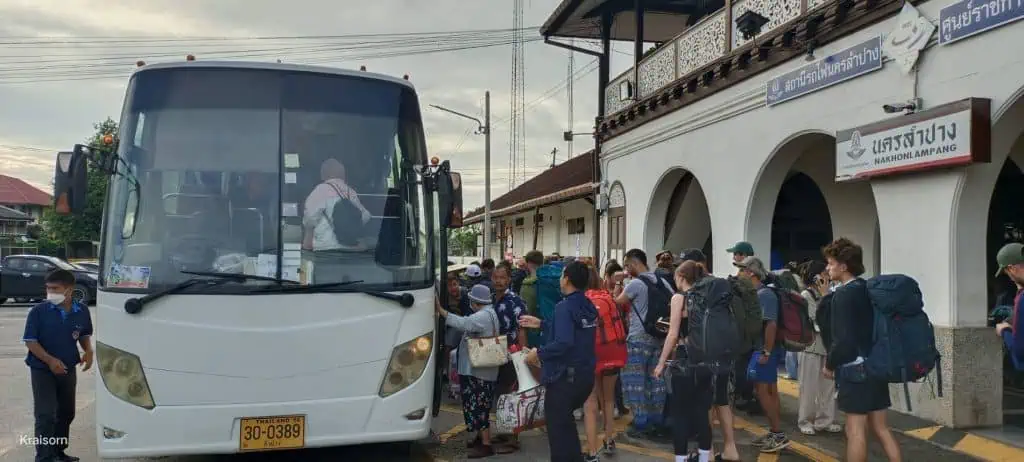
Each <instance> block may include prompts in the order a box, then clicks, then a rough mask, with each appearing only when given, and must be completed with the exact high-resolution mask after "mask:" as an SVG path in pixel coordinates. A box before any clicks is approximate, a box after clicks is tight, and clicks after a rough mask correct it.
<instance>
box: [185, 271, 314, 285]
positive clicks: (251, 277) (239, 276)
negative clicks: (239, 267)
mask: <svg viewBox="0 0 1024 462" xmlns="http://www.w3.org/2000/svg"><path fill="white" fill-rule="evenodd" d="M181 274H191V275H193V276H208V277H212V278H224V279H232V280H237V281H239V282H245V281H268V282H276V283H278V284H301V283H300V282H299V281H293V280H291V279H280V278H275V277H273V276H257V275H255V274H243V273H218V272H216V271H184V270H182V271H181Z"/></svg>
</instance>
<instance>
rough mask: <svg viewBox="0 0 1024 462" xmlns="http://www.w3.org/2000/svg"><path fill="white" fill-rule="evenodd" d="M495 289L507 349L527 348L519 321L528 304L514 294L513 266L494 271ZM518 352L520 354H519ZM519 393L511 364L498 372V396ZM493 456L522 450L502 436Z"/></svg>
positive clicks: (513, 438)
mask: <svg viewBox="0 0 1024 462" xmlns="http://www.w3.org/2000/svg"><path fill="white" fill-rule="evenodd" d="M491 285H492V287H493V288H494V312H495V313H497V314H498V330H499V331H500V332H501V333H503V334H505V335H506V336H508V346H509V348H510V349H512V348H513V346H516V347H518V348H520V349H521V348H526V333H525V332H522V327H520V326H519V317H520V316H522V315H524V314H526V303H524V302H523V299H521V298H519V296H518V295H516V294H515V292H513V291H512V288H511V285H512V265H510V264H509V263H508V262H507V261H504V260H503V261H502V262H501V263H499V264H498V265H497V266H496V267H495V268H494V269H493V270H492V271H491ZM516 351H518V350H516ZM514 391H516V368H515V366H513V365H512V363H511V362H509V363H505V365H503V366H501V367H500V368H499V369H498V383H497V385H496V393H497V394H498V395H504V394H506V393H512V392H514ZM492 443H493V445H494V452H496V453H498V454H510V453H513V452H516V451H517V450H519V438H518V437H517V436H514V435H513V436H505V435H500V436H499V437H496V438H494V441H492Z"/></svg>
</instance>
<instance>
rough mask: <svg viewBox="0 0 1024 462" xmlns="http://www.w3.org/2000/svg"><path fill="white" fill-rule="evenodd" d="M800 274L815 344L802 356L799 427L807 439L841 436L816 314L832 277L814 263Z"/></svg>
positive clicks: (800, 363) (804, 266)
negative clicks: (821, 433) (823, 370)
mask: <svg viewBox="0 0 1024 462" xmlns="http://www.w3.org/2000/svg"><path fill="white" fill-rule="evenodd" d="M798 273H799V274H800V277H801V278H802V279H803V280H804V284H805V285H806V287H805V288H804V290H803V291H801V293H800V295H802V296H803V297H804V300H807V310H808V312H809V314H810V317H811V321H813V322H814V323H815V324H814V329H815V332H817V333H818V334H817V335H816V336H815V339H814V343H813V344H811V346H809V347H807V349H806V350H804V351H802V352H800V353H799V355H800V356H799V358H800V359H799V361H798V363H799V365H800V366H799V372H798V374H797V375H798V377H799V379H798V383H799V385H800V407H799V409H800V410H799V412H798V415H797V427H798V428H799V429H800V432H801V433H803V434H805V435H814V434H815V433H817V432H819V431H824V432H828V433H839V432H840V431H842V430H843V428H842V427H841V426H840V425H839V424H838V423H836V400H835V393H834V392H835V382H834V381H833V380H832V379H830V378H827V377H825V376H823V375H822V374H821V368H822V367H824V366H825V355H826V354H827V353H826V351H825V344H824V341H823V339H822V336H821V333H820V332H821V328H820V326H819V325H818V319H817V311H818V306H819V303H828V302H829V300H825V301H824V302H822V300H824V299H825V297H829V299H831V297H830V296H829V293H830V291H829V277H828V271H826V267H825V262H823V261H820V260H811V261H808V262H806V263H803V264H802V265H801V266H800V268H799V270H798Z"/></svg>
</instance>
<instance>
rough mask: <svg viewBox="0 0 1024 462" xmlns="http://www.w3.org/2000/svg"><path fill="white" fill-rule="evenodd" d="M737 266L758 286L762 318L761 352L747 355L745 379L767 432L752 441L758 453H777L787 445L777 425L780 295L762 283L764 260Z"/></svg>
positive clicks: (765, 276)
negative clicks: (751, 386) (761, 410)
mask: <svg viewBox="0 0 1024 462" xmlns="http://www.w3.org/2000/svg"><path fill="white" fill-rule="evenodd" d="M733 264H734V265H735V266H736V267H737V268H739V269H740V276H742V277H746V278H748V279H750V282H752V283H753V284H754V287H756V288H757V299H758V301H760V302H761V311H762V317H763V318H764V331H763V333H762V336H761V340H762V342H763V343H762V345H764V346H763V347H762V348H761V351H756V352H754V355H753V356H752V357H751V358H750V364H749V366H748V371H750V372H753V374H752V375H751V374H750V373H748V374H747V378H749V379H751V380H752V381H753V382H754V384H755V387H756V389H757V398H758V401H760V402H761V407H762V408H764V413H765V416H766V417H768V424H769V425H770V427H771V428H770V429H769V432H768V433H767V434H765V435H764V436H763V437H761V438H758V439H757V440H755V441H754V444H755V445H757V446H761V452H778V451H781V450H783V449H785V448H786V447H787V446H789V444H790V441H789V439H788V438H786V434H785V433H784V432H783V431H782V429H781V427H780V425H781V424H782V422H781V416H780V408H781V406H782V402H781V400H780V399H779V360H780V359H781V358H782V356H783V355H784V354H785V351H784V350H783V349H782V347H781V346H779V345H778V342H777V341H776V340H777V338H776V334H777V333H778V324H777V323H778V321H779V297H778V295H776V294H775V292H774V291H773V290H772V289H771V288H769V287H767V286H765V285H764V281H765V280H766V279H768V270H767V269H765V267H764V262H762V261H761V259H760V258H757V257H746V258H744V259H743V260H741V261H739V262H736V263H733Z"/></svg>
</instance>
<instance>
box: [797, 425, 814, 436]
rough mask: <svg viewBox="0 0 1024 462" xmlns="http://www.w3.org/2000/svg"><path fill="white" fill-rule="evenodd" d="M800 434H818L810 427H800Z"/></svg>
mask: <svg viewBox="0 0 1024 462" xmlns="http://www.w3.org/2000/svg"><path fill="white" fill-rule="evenodd" d="M800 433H803V434H805V435H814V434H815V433H816V432H815V431H814V427H812V426H810V425H800Z"/></svg>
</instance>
